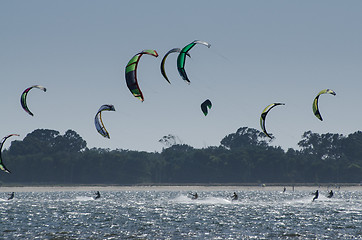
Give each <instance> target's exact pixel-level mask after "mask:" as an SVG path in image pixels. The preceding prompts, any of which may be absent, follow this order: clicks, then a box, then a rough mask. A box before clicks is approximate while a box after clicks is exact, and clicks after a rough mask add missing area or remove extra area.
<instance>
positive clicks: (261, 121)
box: [260, 103, 285, 138]
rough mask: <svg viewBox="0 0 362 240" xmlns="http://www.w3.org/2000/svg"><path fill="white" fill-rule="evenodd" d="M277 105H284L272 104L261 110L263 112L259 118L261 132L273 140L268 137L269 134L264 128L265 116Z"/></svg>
mask: <svg viewBox="0 0 362 240" xmlns="http://www.w3.org/2000/svg"><path fill="white" fill-rule="evenodd" d="M278 105H285V104H284V103H272V104H270V105H268V106H267V107H266V108H265V109H264V110H263V112H262V113H261V116H260V127H261V129H262V130H263V132H264V133H265V135H267V136H268V137H269V138H273V137H271V136H270V134H269V133H268V132H267V131H266V128H265V119H266V115H267V114H268V113H269V111H270V110H271V109H272V108H274V107H276V106H278Z"/></svg>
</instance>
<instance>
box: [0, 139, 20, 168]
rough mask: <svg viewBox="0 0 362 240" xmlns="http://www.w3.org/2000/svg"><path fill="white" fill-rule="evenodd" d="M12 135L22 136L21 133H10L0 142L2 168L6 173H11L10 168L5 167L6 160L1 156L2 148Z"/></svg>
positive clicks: (0, 165) (0, 164)
mask: <svg viewBox="0 0 362 240" xmlns="http://www.w3.org/2000/svg"><path fill="white" fill-rule="evenodd" d="M11 136H20V135H19V134H10V135H7V136H5V137H3V139H1V142H0V169H1V170H3V171H4V172H6V173H10V170H9V169H7V168H6V167H5V165H4V162H3V160H2V157H1V150H2V148H3V145H4V143H5V141H6V139H8V138H9V137H11Z"/></svg>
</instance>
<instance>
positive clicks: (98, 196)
mask: <svg viewBox="0 0 362 240" xmlns="http://www.w3.org/2000/svg"><path fill="white" fill-rule="evenodd" d="M100 197H101V194H100V193H99V191H97V192H96V196H95V197H94V199H98V198H100Z"/></svg>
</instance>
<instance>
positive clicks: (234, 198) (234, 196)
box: [231, 192, 238, 201]
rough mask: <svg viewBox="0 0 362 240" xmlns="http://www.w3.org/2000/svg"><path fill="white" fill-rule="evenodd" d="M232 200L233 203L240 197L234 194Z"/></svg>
mask: <svg viewBox="0 0 362 240" xmlns="http://www.w3.org/2000/svg"><path fill="white" fill-rule="evenodd" d="M231 200H232V201H236V200H238V195H237V194H236V192H234V194H233V195H232V196H231Z"/></svg>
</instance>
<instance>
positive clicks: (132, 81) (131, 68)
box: [126, 50, 158, 102]
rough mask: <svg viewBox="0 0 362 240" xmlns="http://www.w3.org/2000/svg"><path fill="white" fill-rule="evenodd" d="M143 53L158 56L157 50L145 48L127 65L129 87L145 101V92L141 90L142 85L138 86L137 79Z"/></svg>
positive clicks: (136, 95) (137, 96) (134, 94)
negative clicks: (138, 66)
mask: <svg viewBox="0 0 362 240" xmlns="http://www.w3.org/2000/svg"><path fill="white" fill-rule="evenodd" d="M143 54H148V55H151V56H154V57H158V53H157V52H156V50H143V51H142V52H140V53H137V54H136V55H135V56H134V57H133V58H131V60H130V61H129V62H128V64H127V66H126V83H127V87H128V88H129V90H130V91H131V93H132V94H133V96H135V97H136V98H138V99H140V100H141V101H142V102H143V101H144V98H143V94H142V92H141V89H140V87H139V86H138V81H137V65H138V62H139V60H140V58H141V56H142V55H143Z"/></svg>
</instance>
